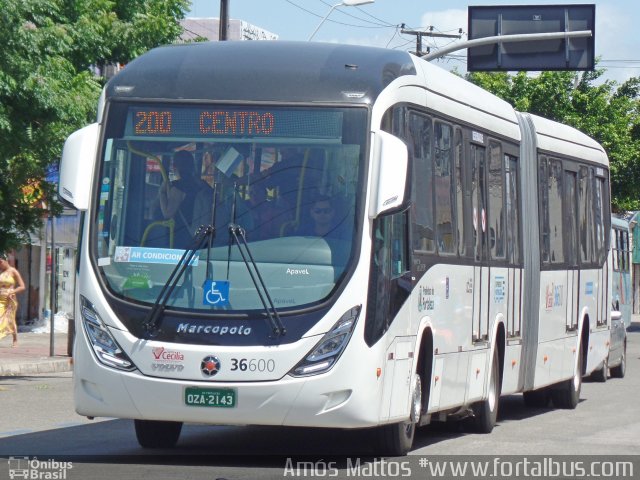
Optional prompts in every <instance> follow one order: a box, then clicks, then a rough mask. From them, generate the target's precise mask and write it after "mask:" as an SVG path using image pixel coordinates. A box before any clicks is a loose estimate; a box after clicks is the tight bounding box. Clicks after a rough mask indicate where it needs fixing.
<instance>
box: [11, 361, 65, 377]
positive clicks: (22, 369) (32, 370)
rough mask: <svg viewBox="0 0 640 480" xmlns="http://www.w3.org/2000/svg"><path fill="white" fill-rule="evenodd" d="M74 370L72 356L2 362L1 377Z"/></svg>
mask: <svg viewBox="0 0 640 480" xmlns="http://www.w3.org/2000/svg"><path fill="white" fill-rule="evenodd" d="M72 370H73V359H72V358H60V359H47V360H41V361H35V362H33V361H32V362H25V363H8V364H2V365H0V377H17V376H22V375H33V374H40V373H59V372H70V371H72Z"/></svg>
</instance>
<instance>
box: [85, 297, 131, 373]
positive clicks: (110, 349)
mask: <svg viewBox="0 0 640 480" xmlns="http://www.w3.org/2000/svg"><path fill="white" fill-rule="evenodd" d="M80 305H81V314H82V324H83V325H84V331H85V332H87V337H88V338H89V342H91V346H92V347H93V352H94V353H95V354H96V357H97V359H98V361H99V362H100V363H102V364H103V365H106V366H107V367H111V368H117V369H118V370H126V371H131V370H135V368H136V367H135V365H134V364H133V362H132V361H131V359H130V358H129V357H127V355H126V353H124V352H123V351H122V349H121V348H120V345H118V342H116V340H115V339H114V338H113V336H112V335H111V333H109V330H108V328H107V326H106V325H105V324H104V322H103V321H102V320H101V319H100V317H99V316H98V314H97V313H96V311H95V310H94V308H93V305H91V302H89V301H88V300H87V299H86V298H84V297H83V296H82V295H81V296H80Z"/></svg>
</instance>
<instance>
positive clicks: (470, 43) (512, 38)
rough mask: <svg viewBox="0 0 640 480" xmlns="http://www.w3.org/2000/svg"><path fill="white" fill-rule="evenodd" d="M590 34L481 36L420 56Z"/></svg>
mask: <svg viewBox="0 0 640 480" xmlns="http://www.w3.org/2000/svg"><path fill="white" fill-rule="evenodd" d="M591 35H592V33H591V30H576V31H574V32H548V33H518V34H515V35H496V36H494V37H482V38H476V39H474V40H466V41H464V42H458V43H454V44H451V45H449V46H448V47H445V48H442V49H440V50H438V51H437V52H433V53H429V54H427V55H423V56H422V57H421V58H424V59H425V60H433V59H435V58H440V57H444V56H445V55H446V54H447V53H451V52H455V51H457V50H462V49H464V48H472V47H480V46H482V45H494V44H502V43H511V42H529V41H538V40H539V41H542V40H557V39H563V38H564V39H568V38H584V37H590V36H591Z"/></svg>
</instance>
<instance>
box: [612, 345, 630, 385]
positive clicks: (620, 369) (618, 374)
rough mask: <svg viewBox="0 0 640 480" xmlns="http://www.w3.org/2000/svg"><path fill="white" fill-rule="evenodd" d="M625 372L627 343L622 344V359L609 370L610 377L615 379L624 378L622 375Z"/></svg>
mask: <svg viewBox="0 0 640 480" xmlns="http://www.w3.org/2000/svg"><path fill="white" fill-rule="evenodd" d="M626 372H627V342H626V341H625V342H624V348H623V349H622V357H621V358H620V364H618V365H616V366H615V367H613V368H611V376H612V377H615V378H624V374H625V373H626Z"/></svg>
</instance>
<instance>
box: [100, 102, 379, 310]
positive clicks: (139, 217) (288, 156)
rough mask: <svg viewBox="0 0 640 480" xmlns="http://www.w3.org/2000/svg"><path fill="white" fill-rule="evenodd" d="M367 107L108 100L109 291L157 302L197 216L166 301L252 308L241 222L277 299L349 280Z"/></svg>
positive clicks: (105, 270) (103, 233) (301, 297)
mask: <svg viewBox="0 0 640 480" xmlns="http://www.w3.org/2000/svg"><path fill="white" fill-rule="evenodd" d="M367 138H368V135H367V109H366V108H361V107H360V108H329V107H291V106H286V107H268V108H265V107H263V106H260V107H257V106H250V107H249V106H237V105H233V106H229V105H210V104H188V105H185V104H184V103H181V104H173V103H167V104H158V103H154V104H148V103H125V102H113V103H112V104H111V105H110V106H109V108H108V112H107V115H106V123H105V138H104V141H103V148H102V154H101V162H100V167H99V168H100V173H99V186H100V188H99V189H98V190H99V192H98V193H97V195H99V201H98V202H97V205H98V207H97V210H96V212H95V217H94V222H95V223H94V226H93V228H92V232H93V234H92V235H93V240H94V241H93V249H92V252H93V255H94V256H95V260H96V263H97V265H98V267H99V268H100V270H101V274H102V278H103V279H104V281H105V283H106V285H107V287H108V288H109V289H110V290H111V292H112V293H113V294H115V295H116V296H119V297H120V298H123V299H127V300H133V301H136V302H142V303H148V304H153V303H154V302H155V301H156V298H157V297H158V294H159V293H160V291H161V290H162V288H163V287H164V286H165V284H166V283H167V281H168V280H169V277H170V276H171V272H172V271H173V269H174V268H175V266H176V264H177V262H178V260H179V259H180V257H181V256H182V254H183V253H184V252H185V250H186V249H188V248H191V247H192V242H193V237H194V234H195V233H196V232H197V231H198V228H199V227H200V226H209V225H211V226H213V227H214V233H213V235H211V236H210V238H208V239H207V241H205V242H204V243H205V245H204V247H202V248H200V249H199V250H198V251H197V252H196V255H195V256H194V258H193V260H192V261H191V263H190V264H189V266H188V267H187V269H186V272H185V274H184V275H182V276H181V278H180V279H179V280H178V282H177V285H176V288H175V289H174V291H173V293H172V295H171V298H170V299H169V301H168V302H167V307H169V308H178V309H191V310H198V311H205V312H206V311H212V312H215V311H216V310H224V311H229V310H240V311H242V310H261V309H263V305H264V303H263V302H262V301H261V299H260V295H259V292H258V291H257V290H258V289H257V286H256V284H255V282H254V281H253V280H252V277H251V273H250V271H249V263H248V262H246V261H244V260H243V258H242V255H241V252H240V250H239V248H238V238H237V235H235V236H234V235H233V234H232V233H231V232H230V226H231V225H232V226H233V227H234V232H236V233H237V232H239V231H241V232H242V233H243V235H242V236H243V239H242V240H245V239H246V242H247V245H248V248H249V252H250V255H251V256H252V257H253V262H255V265H256V266H257V268H258V270H259V272H260V275H261V276H262V278H263V279H264V283H265V286H266V288H267V289H268V292H269V294H270V296H271V297H272V299H273V303H274V304H275V306H276V307H277V308H278V309H285V310H286V309H288V308H300V307H302V306H307V305H310V304H313V303H317V302H321V301H323V300H324V299H326V298H327V296H328V295H329V294H330V293H331V292H332V291H334V290H335V289H336V288H337V287H338V285H339V284H340V282H341V281H343V280H344V278H345V276H346V273H347V271H348V267H349V265H350V261H351V260H352V257H353V252H354V245H356V244H357V238H356V237H357V235H359V229H358V228H357V227H356V225H357V224H358V223H357V221H356V216H357V212H358V211H359V205H360V202H361V201H362V199H361V198H360V196H359V195H361V194H360V193H359V192H362V191H364V188H362V187H361V183H362V181H363V175H364V169H363V161H364V159H365V158H366V155H365V148H366V142H367Z"/></svg>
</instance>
